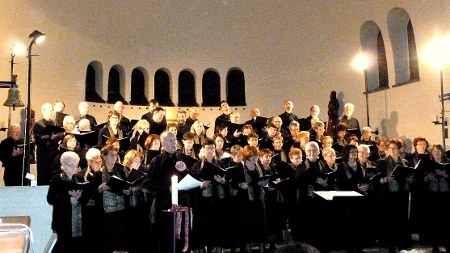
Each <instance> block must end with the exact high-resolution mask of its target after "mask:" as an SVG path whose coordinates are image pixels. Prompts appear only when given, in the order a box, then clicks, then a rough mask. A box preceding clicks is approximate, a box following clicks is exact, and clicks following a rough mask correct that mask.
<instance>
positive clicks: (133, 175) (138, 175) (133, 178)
mask: <svg viewBox="0 0 450 253" xmlns="http://www.w3.org/2000/svg"><path fill="white" fill-rule="evenodd" d="M146 175H147V173H145V172H143V171H140V170H134V169H133V170H131V171H130V174H128V177H127V181H128V182H133V183H132V184H133V185H135V184H136V183H137V182H138V181H140V180H141V179H143V178H144V177H145V176H146Z"/></svg>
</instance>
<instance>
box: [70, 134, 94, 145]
mask: <svg viewBox="0 0 450 253" xmlns="http://www.w3.org/2000/svg"><path fill="white" fill-rule="evenodd" d="M73 135H74V136H75V138H76V139H77V141H78V143H79V144H80V147H81V148H85V147H87V146H88V147H93V146H95V145H97V140H98V131H82V132H80V133H79V134H77V133H73Z"/></svg>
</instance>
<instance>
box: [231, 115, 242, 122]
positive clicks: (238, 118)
mask: <svg viewBox="0 0 450 253" xmlns="http://www.w3.org/2000/svg"><path fill="white" fill-rule="evenodd" d="M240 119H241V115H240V114H239V113H233V114H231V115H230V121H231V123H236V124H238V123H239V120H240Z"/></svg>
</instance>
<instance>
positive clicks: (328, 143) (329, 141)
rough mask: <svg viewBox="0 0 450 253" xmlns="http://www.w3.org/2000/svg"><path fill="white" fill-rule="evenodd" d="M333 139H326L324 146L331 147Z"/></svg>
mask: <svg viewBox="0 0 450 253" xmlns="http://www.w3.org/2000/svg"><path fill="white" fill-rule="evenodd" d="M331 142H332V140H331V139H325V140H323V142H322V148H331V146H332V144H331Z"/></svg>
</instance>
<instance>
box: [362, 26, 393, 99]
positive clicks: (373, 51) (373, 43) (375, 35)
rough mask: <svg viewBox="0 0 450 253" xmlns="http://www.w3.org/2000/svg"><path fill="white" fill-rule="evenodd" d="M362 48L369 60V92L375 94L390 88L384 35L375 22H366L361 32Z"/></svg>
mask: <svg viewBox="0 0 450 253" xmlns="http://www.w3.org/2000/svg"><path fill="white" fill-rule="evenodd" d="M360 39H361V47H362V51H363V53H364V54H365V55H366V56H367V57H368V58H369V61H370V64H369V66H368V67H367V76H366V78H367V90H368V92H373V91H377V90H383V89H386V88H389V78H388V77H389V76H388V68H387V60H386V50H385V46H384V39H383V35H382V34H381V31H380V28H379V27H378V25H377V24H376V23H375V22H374V21H366V22H364V24H363V25H362V26H361V30H360Z"/></svg>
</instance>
